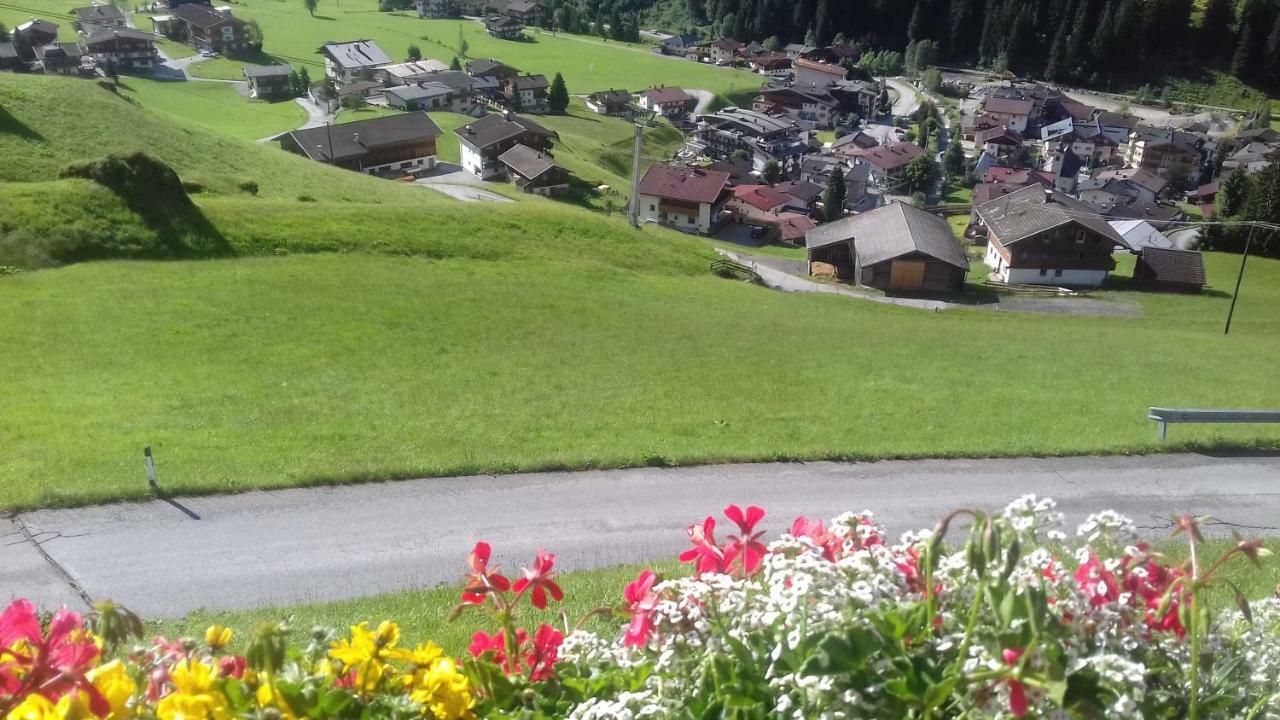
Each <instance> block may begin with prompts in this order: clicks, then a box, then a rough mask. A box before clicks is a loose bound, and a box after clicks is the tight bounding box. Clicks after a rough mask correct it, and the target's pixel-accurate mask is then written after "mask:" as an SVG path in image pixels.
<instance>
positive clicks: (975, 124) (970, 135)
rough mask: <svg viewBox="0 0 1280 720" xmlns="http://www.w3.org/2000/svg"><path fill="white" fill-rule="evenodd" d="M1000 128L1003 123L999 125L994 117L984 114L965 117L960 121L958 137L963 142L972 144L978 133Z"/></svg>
mask: <svg viewBox="0 0 1280 720" xmlns="http://www.w3.org/2000/svg"><path fill="white" fill-rule="evenodd" d="M1002 126H1003V123H1001V122H1000V120H999V119H998V118H996V117H995V116H994V115H988V114H986V113H977V114H973V115H965V116H964V117H962V118H961V119H960V137H961V138H962V139H963V140H967V141H969V142H974V141H975V140H977V137H978V133H980V132H982V131H984V130H990V129H991V128H995V127H1002Z"/></svg>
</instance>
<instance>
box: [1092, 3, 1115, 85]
mask: <svg viewBox="0 0 1280 720" xmlns="http://www.w3.org/2000/svg"><path fill="white" fill-rule="evenodd" d="M1115 9H1116V8H1115V2H1114V0H1107V5H1106V7H1104V8H1103V9H1102V15H1101V16H1099V17H1098V26H1097V27H1096V28H1094V30H1093V39H1092V40H1091V41H1090V43H1089V54H1090V55H1091V56H1092V58H1093V62H1094V64H1095V66H1096V67H1100V68H1102V69H1103V70H1104V71H1106V72H1108V73H1110V71H1111V67H1110V63H1109V62H1108V60H1110V58H1111V55H1112V47H1113V45H1112V44H1113V43H1114V42H1115V38H1114V36H1113V35H1112V33H1113V27H1112V26H1113V25H1114V24H1115V15H1116V13H1115Z"/></svg>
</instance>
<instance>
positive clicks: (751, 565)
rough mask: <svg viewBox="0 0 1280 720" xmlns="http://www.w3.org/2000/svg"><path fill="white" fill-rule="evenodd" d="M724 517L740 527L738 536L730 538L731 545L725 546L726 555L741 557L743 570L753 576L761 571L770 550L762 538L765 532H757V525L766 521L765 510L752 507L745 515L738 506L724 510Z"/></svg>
mask: <svg viewBox="0 0 1280 720" xmlns="http://www.w3.org/2000/svg"><path fill="white" fill-rule="evenodd" d="M724 516H725V517H727V518H729V519H730V520H732V521H733V524H734V525H737V526H738V534H737V535H730V536H729V544H728V545H726V546H725V555H733V556H740V557H741V558H742V569H743V571H744V572H745V574H747V575H753V574H755V572H756V571H757V570H759V569H760V562H761V561H762V560H763V559H764V555H765V553H766V552H768V550H767V549H766V548H765V546H764V543H762V542H760V537H761V536H762V535H764V531H763V530H761V531H759V532H756V525H758V524H760V521H761V520H763V519H764V510H763V509H761V508H758V507H756V506H755V505H751V506H749V507H748V508H747V511H746V512H745V513H744V512H743V511H742V508H740V507H738V506H737V505H730V506H729V507H727V508H725V509H724Z"/></svg>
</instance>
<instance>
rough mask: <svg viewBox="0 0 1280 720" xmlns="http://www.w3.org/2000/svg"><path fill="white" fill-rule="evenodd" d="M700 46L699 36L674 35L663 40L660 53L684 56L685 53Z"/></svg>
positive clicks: (659, 47)
mask: <svg viewBox="0 0 1280 720" xmlns="http://www.w3.org/2000/svg"><path fill="white" fill-rule="evenodd" d="M697 44H698V36H697V35H672V36H671V37H669V38H663V39H662V42H661V43H660V44H659V45H658V52H660V53H662V54H663V55H679V56H683V55H684V54H685V51H687V50H688V49H689V48H691V47H695V46H696V45H697Z"/></svg>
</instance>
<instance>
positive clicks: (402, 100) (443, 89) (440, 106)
mask: <svg viewBox="0 0 1280 720" xmlns="http://www.w3.org/2000/svg"><path fill="white" fill-rule="evenodd" d="M382 96H383V98H385V99H386V101H387V107H390V108H395V109H396V110H410V111H413V110H450V111H452V110H453V106H454V100H455V99H456V98H457V91H455V90H454V89H453V88H451V87H449V86H448V85H445V84H444V83H435V82H419V83H414V84H413V85H394V86H392V87H389V88H385V89H384V90H383V91H382Z"/></svg>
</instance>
